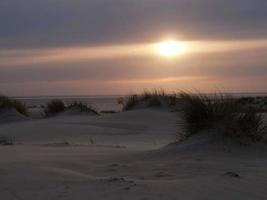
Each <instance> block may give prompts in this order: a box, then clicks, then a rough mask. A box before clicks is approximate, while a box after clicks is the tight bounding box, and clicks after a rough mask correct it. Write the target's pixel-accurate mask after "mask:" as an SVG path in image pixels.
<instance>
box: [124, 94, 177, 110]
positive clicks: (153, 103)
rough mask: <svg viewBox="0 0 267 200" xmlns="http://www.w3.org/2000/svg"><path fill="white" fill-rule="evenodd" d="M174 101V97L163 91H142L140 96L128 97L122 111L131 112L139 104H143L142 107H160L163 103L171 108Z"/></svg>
mask: <svg viewBox="0 0 267 200" xmlns="http://www.w3.org/2000/svg"><path fill="white" fill-rule="evenodd" d="M176 100H177V98H176V95H168V94H166V92H165V91H164V90H163V89H159V90H157V89H154V90H144V91H143V92H142V93H141V94H133V95H130V96H128V98H127V99H126V102H125V104H124V107H123V110H131V109H133V108H134V107H136V106H137V105H140V104H144V107H160V106H161V105H162V103H163V102H164V101H165V102H166V104H167V105H168V106H173V105H175V103H176Z"/></svg>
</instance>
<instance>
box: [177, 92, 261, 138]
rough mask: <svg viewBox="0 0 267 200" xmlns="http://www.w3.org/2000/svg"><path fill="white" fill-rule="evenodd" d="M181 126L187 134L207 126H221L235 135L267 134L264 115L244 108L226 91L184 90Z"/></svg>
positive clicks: (239, 136)
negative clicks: (200, 91) (206, 92)
mask: <svg viewBox="0 0 267 200" xmlns="http://www.w3.org/2000/svg"><path fill="white" fill-rule="evenodd" d="M180 99H181V102H182V109H181V112H182V118H183V121H182V124H180V125H182V127H183V128H184V131H185V133H186V135H185V136H186V137H189V136H191V135H193V134H196V133H199V132H200V131H202V130H205V129H218V130H219V131H220V132H222V133H223V134H224V135H226V136H229V137H234V138H240V139H244V138H251V139H253V140H258V139H261V138H263V137H264V135H265V134H266V125H265V124H264V120H263V119H264V116H263V115H262V114H259V113H258V112H257V110H256V109H254V108H252V107H250V108H247V109H246V108H244V106H242V105H241V104H240V103H238V101H237V100H236V99H235V98H232V97H231V96H227V95H223V94H214V95H202V94H191V93H186V92H182V93H181V94H180Z"/></svg>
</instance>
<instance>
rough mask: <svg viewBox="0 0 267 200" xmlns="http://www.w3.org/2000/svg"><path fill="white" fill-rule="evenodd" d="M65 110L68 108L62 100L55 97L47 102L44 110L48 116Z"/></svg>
mask: <svg viewBox="0 0 267 200" xmlns="http://www.w3.org/2000/svg"><path fill="white" fill-rule="evenodd" d="M65 110H66V106H65V104H64V102H63V101H62V100H60V99H53V100H51V101H50V102H48V103H47V105H46V107H45V111H44V112H45V115H46V116H47V117H48V116H53V115H56V114H58V113H60V112H63V111H65Z"/></svg>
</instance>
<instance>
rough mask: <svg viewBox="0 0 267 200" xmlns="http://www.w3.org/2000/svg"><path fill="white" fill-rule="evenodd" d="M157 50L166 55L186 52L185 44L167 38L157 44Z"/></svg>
mask: <svg viewBox="0 0 267 200" xmlns="http://www.w3.org/2000/svg"><path fill="white" fill-rule="evenodd" d="M155 50H156V52H157V53H158V54H159V55H161V56H165V57H175V56H177V55H180V54H183V53H184V52H185V44H184V43H182V42H179V41H176V40H166V41H162V42H159V43H157V44H156V45H155Z"/></svg>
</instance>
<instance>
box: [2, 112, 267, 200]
mask: <svg viewBox="0 0 267 200" xmlns="http://www.w3.org/2000/svg"><path fill="white" fill-rule="evenodd" d="M176 115H177V114H176V113H173V112H169V111H167V110H153V109H150V110H149V109H146V110H145V109H140V110H134V111H128V112H123V113H117V114H107V115H102V116H92V115H90V116H89V115H83V114H81V115H77V114H75V115H69V114H68V115H64V114H63V115H59V116H57V117H53V118H48V119H31V120H29V119H27V120H19V121H14V120H12V121H10V122H5V123H1V124H0V136H12V137H14V138H15V145H12V146H0V157H1V159H0V199H3V200H56V199H62V200H74V199H75V200H85V199H96V200H101V199H103V200H104V199H105V200H106V199H111V200H119V199H123V200H124V199H134V200H156V199H167V200H169V199H170V200H171V199H173V200H174V199H175V200H177V199H183V200H186V199H190V200H191V199H197V200H202V199H203V200H209V199H210V200H215V199H216V200H218V199H233V200H237V199H242V200H246V199H247V200H252V199H259V200H264V199H267V148H266V145H259V144H257V145H255V144H252V145H249V146H242V145H236V144H232V143H231V142H227V141H222V140H218V139H210V138H209V137H202V136H201V135H198V136H196V137H192V138H190V139H189V140H188V141H185V142H180V143H178V144H177V143H176V144H170V143H171V142H173V141H174V140H175V138H176V133H177V129H178V128H179V127H177V125H176V122H177V116H176ZM218 141H219V142H218ZM169 144H170V145H169Z"/></svg>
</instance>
